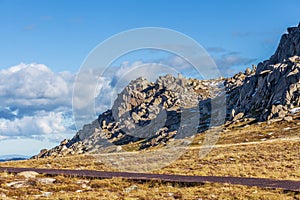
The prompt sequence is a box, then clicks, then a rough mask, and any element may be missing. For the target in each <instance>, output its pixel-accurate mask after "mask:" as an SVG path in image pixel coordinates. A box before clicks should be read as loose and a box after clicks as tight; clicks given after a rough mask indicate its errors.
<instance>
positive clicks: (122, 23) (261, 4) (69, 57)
mask: <svg viewBox="0 0 300 200" xmlns="http://www.w3.org/2000/svg"><path fill="white" fill-rule="evenodd" d="M299 8H300V1H297V0H288V1H282V0H264V1H260V0H252V1H245V0H231V1H221V0H219V1H216V0H210V1H197V0H187V1H178V0H177V1H176V0H175V1H172V2H170V1H168V0H151V1H139V0H125V1H121V0H113V1H109V0H107V1H101V0H98V1H96V0H87V1H71V0H59V1H58V0H49V1H47V0H41V1H38V0H27V1H21V0H0V24H1V33H0V44H1V45H0V52H1V60H0V67H1V68H7V67H10V66H12V65H16V64H18V63H20V62H25V63H30V62H37V63H43V64H45V65H47V66H48V67H50V68H51V69H53V70H55V71H64V70H70V71H73V72H76V71H77V70H78V68H79V67H80V65H81V63H82V62H83V60H84V58H85V57H86V56H87V54H88V53H89V52H90V51H91V50H92V49H93V48H94V47H95V46H96V45H97V44H99V43H100V42H102V41H103V40H105V39H106V38H108V37H110V36H111V35H113V34H117V33H119V32H121V31H125V30H128V29H133V28H138V27H145V26H154V27H165V28H170V29H174V30H177V31H180V32H182V33H184V34H187V35H188V36H190V37H192V38H194V39H195V40H196V41H197V42H199V43H200V44H201V45H203V46H204V47H205V48H215V47H217V48H220V49H224V50H225V51H227V52H226V53H230V52H238V53H239V56H240V57H243V58H249V59H256V62H257V61H260V60H263V59H266V58H268V57H269V56H270V55H271V54H272V53H273V52H274V50H275V47H276V45H277V42H278V40H279V38H280V35H281V34H282V33H283V32H284V31H285V30H286V27H287V26H291V25H294V24H297V23H298V22H299V20H300V19H299ZM223 53H225V52H223ZM234 64H235V63H234ZM238 64H239V66H238V67H241V68H244V67H243V66H242V65H243V63H242V64H240V63H238Z"/></svg>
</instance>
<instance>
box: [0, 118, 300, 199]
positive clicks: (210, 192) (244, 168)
mask: <svg viewBox="0 0 300 200" xmlns="http://www.w3.org/2000/svg"><path fill="white" fill-rule="evenodd" d="M299 123H300V120H298V119H296V120H294V121H293V122H276V123H272V124H267V123H258V124H257V123H253V124H251V121H245V122H240V123H235V124H232V125H229V126H227V127H224V128H223V130H222V131H221V133H220V138H219V140H218V142H217V145H216V147H215V148H213V149H212V150H211V151H210V153H209V154H208V155H207V156H206V157H204V158H199V150H201V148H202V146H201V144H202V143H203V141H204V138H205V135H204V134H199V135H197V136H196V137H195V140H194V141H193V143H192V145H191V146H190V147H189V148H188V149H186V152H185V153H184V154H183V155H182V156H181V157H180V158H179V159H177V160H175V161H174V162H172V163H171V164H170V165H169V166H166V167H164V168H162V169H159V170H156V171H154V173H164V174H184V175H185V174H188V175H213V176H239V177H260V178H274V179H289V180H298V181H299V180H300V159H299V158H300V126H299ZM208 134H209V132H208ZM179 150H180V151H185V149H179ZM132 155H133V157H134V154H132ZM1 166H11V167H39V168H58V169H95V170H109V171H115V170H116V169H114V168H111V167H110V166H107V165H105V164H104V163H103V162H101V160H99V157H94V156H92V155H81V156H69V157H64V158H61V157H60V158H46V159H39V160H28V161H18V162H7V163H1ZM0 175H1V176H0V177H1V179H0V183H1V189H0V198H1V193H3V194H5V195H6V196H17V197H25V196H26V195H27V196H26V198H25V199H34V198H36V197H34V195H40V194H41V192H42V191H49V192H52V193H51V196H50V197H49V198H50V199H199V198H200V199H201V198H202V199H300V196H299V194H296V193H293V192H284V191H282V190H271V189H262V188H257V187H246V186H238V185H229V184H204V185H194V186H189V187H188V186H183V185H179V184H175V185H174V184H173V185H172V184H169V183H158V182H144V183H139V182H133V181H127V180H122V179H111V180H88V179H79V178H74V177H62V176H58V177H55V178H56V179H57V180H58V181H57V183H55V184H53V185H41V184H36V183H35V182H34V180H33V181H32V185H30V186H28V187H27V188H21V189H18V190H13V188H11V187H8V186H5V183H7V182H9V181H12V180H14V179H16V178H17V177H16V176H13V175H7V174H5V173H2V174H0ZM5 176H6V177H5ZM83 180H84V181H88V183H87V184H86V186H87V187H85V188H82V181H83ZM78 181H79V182H80V184H79V183H77V182H78ZM133 185H136V186H137V190H133V191H131V192H126V188H129V187H130V186H133ZM78 190H81V191H80V192H78ZM76 191H77V192H76ZM39 198H41V197H39Z"/></svg>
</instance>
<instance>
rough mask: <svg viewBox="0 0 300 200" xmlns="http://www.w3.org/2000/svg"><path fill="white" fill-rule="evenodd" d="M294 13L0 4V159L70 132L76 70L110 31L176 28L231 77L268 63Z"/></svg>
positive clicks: (293, 2) (288, 9)
mask: <svg viewBox="0 0 300 200" xmlns="http://www.w3.org/2000/svg"><path fill="white" fill-rule="evenodd" d="M299 8H300V1H299V0H287V1H283V0H263V1H261V0H252V1H246V0H239V1H238V0H231V1H225V0H224V1H221V0H219V1H217V0H210V1H204V0H203V1H199V0H193V1H192V0H185V1H183V0H181V1H179V0H174V1H169V0H151V1H141V0H139V1H138V0H107V1H104V0H102V1H101V0H98V1H96V0H85V1H74V0H73V1H72V0H26V1H22V0H0V25H1V31H0V54H1V57H0V58H1V59H0V100H1V102H2V104H1V106H0V155H3V154H11V153H17V154H26V155H32V154H34V153H37V151H38V150H39V149H41V148H43V147H47V148H49V147H51V146H54V145H56V144H57V143H58V142H59V140H61V139H63V138H65V137H71V136H72V135H74V134H75V132H76V131H75V130H74V122H73V118H72V100H71V97H72V88H73V81H74V78H75V75H76V72H77V71H78V70H79V68H80V66H81V64H82V63H83V61H84V59H85V58H86V57H87V56H88V54H89V52H90V51H92V50H93V48H95V47H96V46H97V45H98V44H99V43H101V42H102V41H104V40H105V39H107V38H109V37H111V36H112V35H114V34H118V33H119V32H122V31H126V30H129V29H134V28H141V27H163V28H169V29H173V30H176V31H179V32H181V33H184V34H186V35H187V36H189V37H191V38H193V39H194V40H196V41H197V42H198V43H199V44H200V45H202V46H203V47H204V48H205V49H206V50H207V51H208V53H209V54H210V55H211V56H212V57H213V59H214V60H215V62H216V64H217V66H218V67H219V69H220V71H221V74H222V75H223V76H230V75H233V74H234V73H236V72H238V71H240V70H245V68H246V67H249V66H251V64H257V63H258V62H259V61H263V60H265V59H268V58H269V57H270V56H271V55H272V54H273V52H274V51H275V49H276V46H277V44H278V42H279V39H280V37H281V35H282V34H283V33H284V32H285V31H286V28H287V27H289V26H293V25H297V24H298V23H299V22H300V17H299V16H300V15H299ZM164 56H165V57H167V58H170V55H167V54H164V53H156V54H153V52H152V53H147V51H143V52H140V53H136V54H132V55H128V56H124V57H123V58H122V59H119V60H118V62H115V63H114V65H115V67H117V68H118V67H119V68H120V69H122V70H121V71H120V72H123V71H124V69H127V68H129V67H130V66H134V65H136V64H137V63H140V62H143V61H145V60H147V61H149V60H151V59H153V60H160V59H165V58H163V57H164ZM170 63H172V62H170ZM116 74H118V73H116ZM45 77H47V78H45ZM103 85H105V90H104V91H109V90H111V88H110V86H109V85H107V84H103ZM107 102H109V100H107ZM107 102H106V103H107ZM107 107H109V106H108V105H106V107H103V108H102V109H105V108H107ZM24 144H27V145H24ZM30 144H32V145H30ZM11 146H17V147H16V148H11Z"/></svg>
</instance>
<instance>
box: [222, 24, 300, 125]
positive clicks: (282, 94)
mask: <svg viewBox="0 0 300 200" xmlns="http://www.w3.org/2000/svg"><path fill="white" fill-rule="evenodd" d="M299 56H300V24H299V26H298V27H292V28H288V34H284V35H283V36H282V38H281V40H280V44H279V46H278V48H277V50H276V52H275V54H274V55H273V56H271V58H270V59H269V60H266V61H264V62H262V63H259V64H258V66H257V69H256V70H255V73H253V74H252V75H248V76H247V77H245V78H244V79H243V81H242V82H243V83H242V84H239V85H238V84H236V85H234V87H233V86H232V84H231V82H228V81H226V82H225V85H226V88H228V98H227V100H228V105H227V108H229V109H232V111H231V112H232V113H235V114H237V113H244V114H246V115H248V116H252V117H256V118H258V119H260V120H269V119H271V118H276V117H280V118H283V117H285V116H286V115H287V114H288V113H289V110H291V109H293V108H294V107H299V106H300V98H299V91H300V82H299V78H300V73H299V69H300V57H299ZM233 82H235V83H236V82H237V81H233ZM232 117H234V116H232Z"/></svg>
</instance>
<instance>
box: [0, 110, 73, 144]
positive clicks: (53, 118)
mask: <svg viewBox="0 0 300 200" xmlns="http://www.w3.org/2000/svg"><path fill="white" fill-rule="evenodd" d="M63 122H64V116H63V113H62V112H58V113H55V112H45V111H40V112H37V113H36V115H34V116H24V117H22V118H20V119H18V118H17V119H14V120H7V119H1V120H0V136H2V137H3V138H5V137H11V138H13V137H38V136H41V137H43V136H44V135H48V136H47V137H49V138H51V137H52V135H54V134H62V135H63V134H68V133H70V131H71V130H70V129H68V128H67V127H66V126H65V124H64V123H63Z"/></svg>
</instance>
